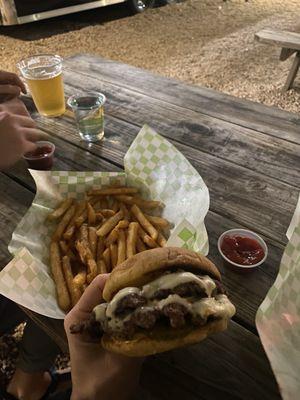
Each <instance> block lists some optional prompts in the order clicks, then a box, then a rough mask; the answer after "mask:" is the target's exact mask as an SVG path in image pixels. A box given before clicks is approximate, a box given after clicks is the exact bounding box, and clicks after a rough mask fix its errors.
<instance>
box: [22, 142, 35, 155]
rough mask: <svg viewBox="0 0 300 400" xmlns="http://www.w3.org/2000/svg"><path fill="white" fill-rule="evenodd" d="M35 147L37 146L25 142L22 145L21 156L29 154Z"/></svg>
mask: <svg viewBox="0 0 300 400" xmlns="http://www.w3.org/2000/svg"><path fill="white" fill-rule="evenodd" d="M36 147H37V146H36V144H35V143H33V142H28V141H26V142H25V144H24V153H23V154H27V153H31V152H33V151H35V150H36Z"/></svg>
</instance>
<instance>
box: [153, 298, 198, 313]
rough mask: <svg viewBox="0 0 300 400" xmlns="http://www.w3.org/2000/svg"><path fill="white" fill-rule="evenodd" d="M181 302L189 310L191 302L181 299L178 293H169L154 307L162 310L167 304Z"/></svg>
mask: <svg viewBox="0 0 300 400" xmlns="http://www.w3.org/2000/svg"><path fill="white" fill-rule="evenodd" d="M174 303H177V304H182V305H183V306H184V307H186V308H187V309H188V310H189V311H190V310H191V307H192V306H191V303H189V302H188V301H187V300H185V299H183V298H182V297H180V296H178V294H170V296H168V297H167V298H166V299H162V300H160V301H159V302H158V303H157V305H156V307H157V308H158V309H159V310H162V309H163V308H164V307H165V306H167V305H168V304H174Z"/></svg>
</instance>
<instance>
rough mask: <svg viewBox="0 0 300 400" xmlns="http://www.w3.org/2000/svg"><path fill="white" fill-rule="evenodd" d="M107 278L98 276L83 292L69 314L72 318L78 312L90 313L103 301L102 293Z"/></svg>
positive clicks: (104, 275)
mask: <svg viewBox="0 0 300 400" xmlns="http://www.w3.org/2000/svg"><path fill="white" fill-rule="evenodd" d="M107 278H108V274H102V275H98V276H97V277H96V278H95V279H94V280H93V281H92V283H91V284H90V285H89V286H88V288H87V289H86V290H85V291H84V293H83V295H82V296H81V298H80V300H79V302H78V303H77V304H76V306H75V307H74V308H73V310H71V311H70V313H69V314H73V316H74V318H76V314H77V313H78V312H79V313H91V312H92V311H93V308H94V307H95V306H96V305H98V304H99V303H101V301H102V300H103V298H102V291H103V288H104V285H105V282H106V280H107Z"/></svg>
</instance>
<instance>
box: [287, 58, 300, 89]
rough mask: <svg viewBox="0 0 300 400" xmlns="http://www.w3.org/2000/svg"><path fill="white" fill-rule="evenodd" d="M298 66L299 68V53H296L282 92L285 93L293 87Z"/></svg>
mask: <svg viewBox="0 0 300 400" xmlns="http://www.w3.org/2000/svg"><path fill="white" fill-rule="evenodd" d="M299 66H300V51H297V53H296V55H295V58H294V61H293V64H292V67H291V70H290V72H289V74H288V77H287V80H286V82H285V84H284V86H283V91H284V92H286V91H287V90H290V89H291V88H292V86H293V83H294V80H295V78H296V76H297V73H298V71H299Z"/></svg>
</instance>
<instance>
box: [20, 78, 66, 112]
mask: <svg viewBox="0 0 300 400" xmlns="http://www.w3.org/2000/svg"><path fill="white" fill-rule="evenodd" d="M25 80H26V83H27V85H28V88H29V90H30V93H31V95H32V98H33V100H34V104H35V106H36V108H37V110H38V112H39V113H40V114H41V115H45V116H46V117H47V116H48V117H55V116H58V115H61V114H63V113H64V112H65V111H66V107H65V98H64V87H63V80H62V73H60V74H58V75H56V76H52V77H51V76H50V77H49V78H44V79H34V78H30V79H29V78H26V79H25Z"/></svg>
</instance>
